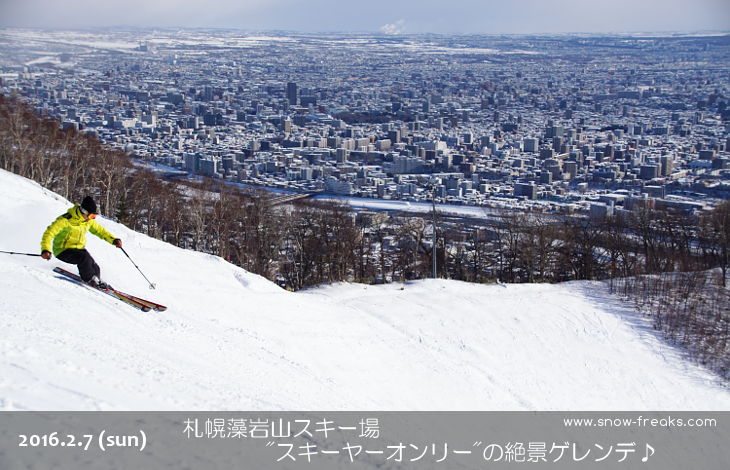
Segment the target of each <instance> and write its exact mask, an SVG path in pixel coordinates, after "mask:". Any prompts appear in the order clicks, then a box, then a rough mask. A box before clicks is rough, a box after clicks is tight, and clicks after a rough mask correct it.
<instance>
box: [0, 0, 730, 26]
mask: <svg viewBox="0 0 730 470" xmlns="http://www.w3.org/2000/svg"><path fill="white" fill-rule="evenodd" d="M108 26H144V27H146V26H152V27H213V28H235V29H247V30H288V31H358V32H361V31H371V32H380V31H382V32H387V33H398V32H404V33H427V32H432V33H484V34H496V33H500V34H501V33H507V34H509V33H514V34H524V33H558V32H624V31H700V30H715V31H717V30H719V31H730V0H690V1H687V0H610V1H603V0H122V1H100V0H96V1H94V0H0V27H29V28H90V27H108Z"/></svg>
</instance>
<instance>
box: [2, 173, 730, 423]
mask: <svg viewBox="0 0 730 470" xmlns="http://www.w3.org/2000/svg"><path fill="white" fill-rule="evenodd" d="M70 205H71V203H70V202H68V201H66V200H64V199H63V198H61V197H59V196H58V195H55V194H53V193H51V192H49V191H47V190H44V189H42V188H41V187H40V186H38V185H37V184H36V183H33V182H31V181H29V180H27V179H24V178H21V177H18V176H16V175H13V174H10V173H7V172H4V171H2V170H0V220H2V230H0V250H3V251H16V252H30V253H39V252H40V239H41V235H42V234H43V231H44V230H45V228H46V227H47V226H48V225H49V224H50V223H51V222H52V221H53V220H54V219H55V218H56V217H57V216H58V215H60V214H62V213H64V212H65V211H66V209H67V208H68V207H70ZM97 220H99V221H100V223H101V224H102V225H104V226H105V227H106V228H107V229H109V230H110V231H111V232H112V233H113V234H115V235H116V236H117V237H119V238H121V239H122V240H123V242H124V247H125V249H126V250H127V252H128V253H129V255H130V256H131V257H132V260H134V262H135V263H136V264H137V265H138V266H139V268H140V269H141V270H142V272H143V273H144V274H145V275H146V276H147V277H148V278H149V279H150V280H151V281H152V282H154V283H155V284H156V286H157V287H156V289H155V290H150V289H149V288H148V287H149V285H148V283H147V281H146V280H145V279H144V278H143V276H142V275H141V274H140V272H139V271H137V269H136V268H135V266H134V265H133V264H132V263H131V262H130V260H128V259H127V258H126V257H125V256H124V254H123V253H122V252H121V250H118V249H116V248H115V247H113V246H112V245H110V244H108V243H106V242H104V241H102V240H100V239H98V238H96V237H94V236H93V235H91V234H89V236H88V245H87V247H88V249H89V251H91V253H92V254H93V255H94V257H95V258H96V260H97V262H98V263H99V265H100V266H101V269H102V278H103V279H104V280H106V281H107V282H109V283H110V284H111V285H112V286H114V287H116V288H118V289H120V290H122V291H125V292H129V293H132V294H135V295H138V296H140V297H145V298H148V299H150V300H153V301H155V302H159V303H162V304H165V305H167V306H168V310H167V311H165V312H148V313H144V312H141V311H139V310H135V309H133V308H131V307H130V306H129V305H126V304H123V303H121V302H120V301H118V300H116V299H113V298H111V297H109V296H107V295H104V294H101V293H98V292H95V291H93V290H91V289H89V288H87V287H85V286H81V285H78V284H75V283H74V282H71V281H69V280H68V279H66V278H64V277H62V276H60V275H58V274H56V273H54V272H53V268H54V267H55V266H62V267H65V268H68V269H70V270H72V271H75V267H73V266H69V265H65V264H64V263H62V262H60V261H58V260H56V259H55V258H54V259H52V260H51V261H45V260H43V259H41V258H39V257H30V256H23V255H8V254H0V331H2V334H0V409H3V410H312V411H315V410H729V409H730V390H728V388H727V386H725V385H723V383H722V382H721V381H720V380H719V379H717V378H716V377H715V376H714V375H713V374H712V373H711V372H709V371H706V370H703V369H702V368H700V367H697V366H696V365H694V364H693V363H691V362H690V361H688V360H687V359H686V358H685V357H684V355H683V353H682V350H681V349H679V348H676V347H675V346H673V345H672V344H670V343H667V342H665V341H664V340H663V339H662V338H661V336H660V335H659V334H657V332H655V331H654V330H653V329H652V328H651V321H650V319H647V318H645V317H642V316H641V315H640V314H638V313H636V312H635V311H634V310H633V309H632V307H631V305H630V304H629V303H624V302H621V301H620V300H619V299H617V298H616V297H614V296H612V295H611V294H610V293H609V292H608V290H607V287H606V286H605V284H602V283H595V282H572V283H565V284H561V285H547V284H522V285H477V284H468V283H462V282H456V281H450V280H425V281H417V282H408V283H405V284H401V283H393V284H387V285H377V286H371V285H361V284H347V283H341V284H335V285H327V286H321V287H318V288H313V289H310V290H307V291H304V292H296V293H293V292H287V291H285V290H283V289H280V288H279V287H278V286H276V285H275V284H273V283H271V282H269V281H268V280H266V279H264V278H262V277H260V276H257V275H254V274H251V273H248V272H246V271H244V270H242V269H240V268H238V267H236V266H233V265H231V264H229V263H227V262H226V261H224V260H222V259H220V258H218V257H215V256H210V255H206V254H202V253H196V252H192V251H187V250H182V249H179V248H176V247H173V246H171V245H168V244H165V243H162V242H160V241H157V240H154V239H151V238H149V237H147V236H144V235H141V234H139V233H135V232H133V231H131V230H129V229H127V228H126V227H124V226H122V225H120V224H117V223H115V222H113V221H111V220H108V219H103V218H99V219H97Z"/></svg>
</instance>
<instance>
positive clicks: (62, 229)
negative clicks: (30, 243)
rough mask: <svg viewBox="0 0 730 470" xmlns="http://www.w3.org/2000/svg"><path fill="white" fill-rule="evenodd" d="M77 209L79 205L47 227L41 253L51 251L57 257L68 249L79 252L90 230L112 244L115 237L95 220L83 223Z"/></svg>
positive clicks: (42, 240) (84, 244)
mask: <svg viewBox="0 0 730 470" xmlns="http://www.w3.org/2000/svg"><path fill="white" fill-rule="evenodd" d="M79 207H80V205H79V204H76V205H75V206H73V207H71V208H70V209H69V210H68V211H67V212H66V213H65V214H63V215H61V216H59V217H58V218H57V219H56V220H55V221H54V222H53V223H52V224H51V225H49V226H48V228H47V229H46V231H45V232H44V233H43V238H42V239H41V251H53V256H56V257H58V254H59V253H61V252H62V251H64V250H67V249H69V248H75V249H77V250H81V249H83V248H84V247H85V246H86V231H87V230H91V233H93V234H94V235H96V236H97V237H99V238H101V239H102V240H106V241H108V242H109V243H114V240H116V237H115V236H114V235H112V234H111V233H109V231H108V230H107V229H105V228H104V227H102V226H101V225H100V224H99V223H98V222H97V221H96V220H95V219H90V220H89V221H88V222H87V221H85V220H84V217H83V216H82V215H81V211H80V210H79ZM51 242H53V250H51Z"/></svg>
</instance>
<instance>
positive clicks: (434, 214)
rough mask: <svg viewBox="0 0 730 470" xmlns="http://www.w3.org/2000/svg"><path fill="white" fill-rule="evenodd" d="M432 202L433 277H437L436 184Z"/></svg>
mask: <svg viewBox="0 0 730 470" xmlns="http://www.w3.org/2000/svg"><path fill="white" fill-rule="evenodd" d="M431 202H433V248H431V254H432V255H433V278H434V279H436V185H435V184H434V185H433V192H432V193H431Z"/></svg>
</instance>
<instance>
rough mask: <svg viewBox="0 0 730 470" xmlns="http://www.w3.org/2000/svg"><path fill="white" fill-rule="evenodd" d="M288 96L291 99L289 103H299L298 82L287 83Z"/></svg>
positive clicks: (294, 104)
mask: <svg viewBox="0 0 730 470" xmlns="http://www.w3.org/2000/svg"><path fill="white" fill-rule="evenodd" d="M286 98H287V99H288V100H289V104H290V105H293V106H296V104H297V84H296V83H293V82H289V83H287V84H286Z"/></svg>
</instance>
